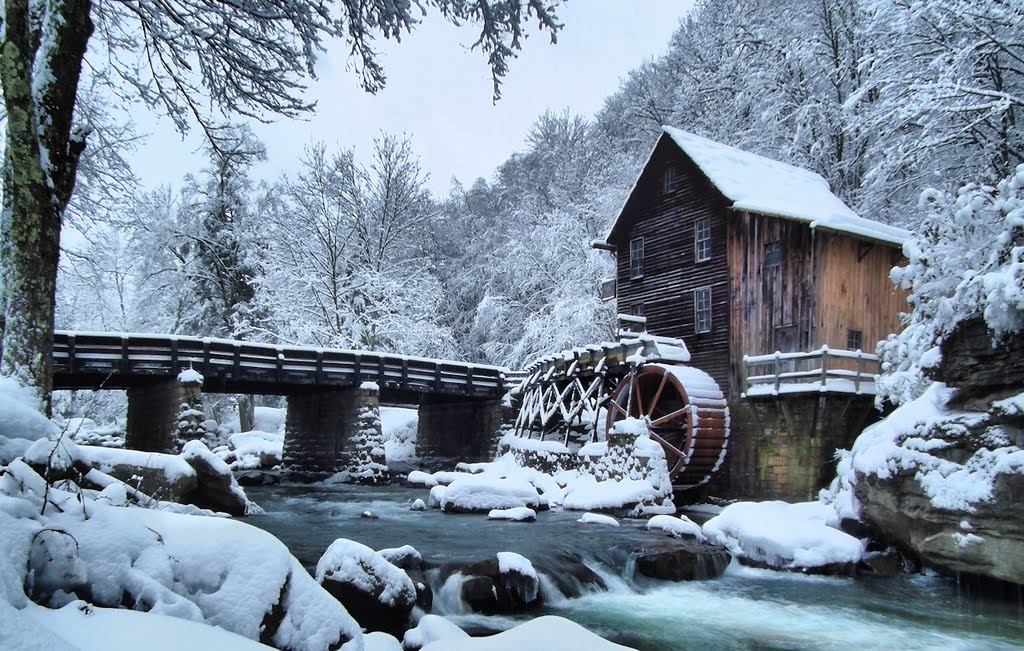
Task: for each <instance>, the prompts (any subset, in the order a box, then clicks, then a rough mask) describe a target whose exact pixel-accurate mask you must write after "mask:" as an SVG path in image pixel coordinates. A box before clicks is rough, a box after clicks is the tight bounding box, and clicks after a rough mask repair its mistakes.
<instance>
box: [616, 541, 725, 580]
mask: <svg viewBox="0 0 1024 651" xmlns="http://www.w3.org/2000/svg"><path fill="white" fill-rule="evenodd" d="M633 560H634V561H635V563H636V569H637V572H639V573H640V574H643V575H644V576H648V577H650V578H652V579H660V580H662V581H699V580H704V579H714V578H717V577H719V576H721V575H722V573H723V572H725V568H726V567H728V566H729V561H730V560H732V554H730V553H729V552H728V551H727V550H726V549H725V548H723V547H718V546H715V545H705V544H699V543H677V544H665V545H658V546H654V547H645V548H642V549H637V550H635V551H634V552H633Z"/></svg>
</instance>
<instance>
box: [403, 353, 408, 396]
mask: <svg viewBox="0 0 1024 651" xmlns="http://www.w3.org/2000/svg"><path fill="white" fill-rule="evenodd" d="M401 382H402V384H401V386H402V388H403V389H404V388H407V387H408V386H409V358H407V357H403V358H402V380H401Z"/></svg>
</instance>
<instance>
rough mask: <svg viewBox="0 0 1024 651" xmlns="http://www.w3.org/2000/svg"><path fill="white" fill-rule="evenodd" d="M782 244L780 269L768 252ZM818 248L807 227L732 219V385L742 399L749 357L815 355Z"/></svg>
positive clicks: (747, 216)
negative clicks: (768, 259)
mask: <svg viewBox="0 0 1024 651" xmlns="http://www.w3.org/2000/svg"><path fill="white" fill-rule="evenodd" d="M773 242H778V243H779V244H780V245H781V247H782V255H781V260H780V262H779V264H778V265H776V266H771V267H768V266H766V265H765V261H764V256H765V249H766V247H767V245H768V244H770V243H773ZM813 252H814V243H813V237H812V234H811V230H810V229H809V228H808V227H807V225H806V224H804V223H801V222H795V221H792V220H785V219H779V218H776V217H768V216H765V215H757V214H751V213H747V212H731V213H730V219H729V284H730V287H731V290H732V300H731V302H730V310H731V311H730V325H729V328H730V332H731V333H732V336H731V339H730V349H731V351H732V352H731V354H730V371H731V372H730V385H731V387H730V388H731V392H732V394H733V395H738V391H739V388H740V383H741V381H742V379H743V373H745V372H746V368H745V366H744V365H743V356H744V355H761V354H765V353H771V352H775V351H776V350H779V351H782V352H791V351H797V350H810V346H812V344H813V341H814V339H815V331H814V324H815V320H814V313H815V293H814V283H815V271H814V258H815V256H814V255H813Z"/></svg>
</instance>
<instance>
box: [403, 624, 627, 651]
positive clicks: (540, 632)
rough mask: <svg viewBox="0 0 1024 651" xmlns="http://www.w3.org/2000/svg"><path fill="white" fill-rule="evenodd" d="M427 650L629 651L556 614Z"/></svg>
mask: <svg viewBox="0 0 1024 651" xmlns="http://www.w3.org/2000/svg"><path fill="white" fill-rule="evenodd" d="M422 649H423V651H522V650H523V649H544V651H577V649H587V650H588V651H628V649H629V647H624V646H621V645H619V644H615V643H613V642H609V641H608V640H605V639H604V638H602V637H600V636H599V635H596V634H594V633H592V632H590V631H588V630H587V629H585V628H583V627H582V626H580V625H579V624H577V623H575V622H571V621H569V620H568V619H564V618H562V617H556V616H554V615H545V616H543V617H537V618H535V619H531V620H530V621H528V622H526V623H524V624H520V625H519V626H516V627H515V628H511V629H509V630H507V631H503V632H501V633H498V634H497V635H491V636H489V637H479V638H470V637H468V636H467V637H465V638H447V639H443V640H439V641H437V642H434V643H432V644H428V645H426V646H424V647H422Z"/></svg>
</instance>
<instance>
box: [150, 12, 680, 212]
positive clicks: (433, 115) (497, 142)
mask: <svg viewBox="0 0 1024 651" xmlns="http://www.w3.org/2000/svg"><path fill="white" fill-rule="evenodd" d="M692 5H693V1H692V0H573V1H572V2H570V3H569V4H568V5H564V6H561V7H560V8H559V12H558V13H559V17H560V18H561V20H562V22H563V23H564V24H565V28H564V29H563V30H562V31H561V32H560V33H559V35H558V43H557V44H555V45H551V44H550V41H549V37H548V35H547V34H546V33H539V32H537V31H536V29H534V28H533V25H532V24H531V25H530V38H528V39H527V40H526V41H525V43H524V46H523V51H522V53H521V54H520V56H519V58H518V59H516V60H513V61H512V62H511V63H510V68H511V69H510V71H509V74H508V75H507V76H506V78H505V81H504V83H503V86H502V99H501V100H500V101H498V102H497V104H492V102H491V78H490V71H489V68H488V66H487V63H486V60H485V58H484V56H483V55H482V54H481V53H480V52H478V51H475V50H474V51H470V50H469V45H470V44H471V43H472V42H473V41H474V39H475V35H476V34H475V32H474V30H473V28H472V27H463V28H461V29H460V28H456V27H454V26H451V25H449V24H447V23H445V22H443V21H442V20H440V19H439V18H438V17H437V16H436V15H433V16H428V17H427V18H426V20H425V21H424V22H423V24H422V25H420V27H418V28H417V29H416V30H415V31H414V32H413V33H412V34H411V35H407V36H405V37H403V39H402V42H401V43H400V44H390V43H389V44H386V45H385V44H383V43H382V44H380V47H379V48H378V49H379V50H380V51H382V52H383V56H382V57H381V62H382V63H383V65H384V68H385V71H386V73H387V75H388V83H387V87H386V88H385V89H384V90H383V91H381V92H379V93H378V94H377V95H370V94H367V93H365V92H363V91H362V90H361V89H360V88H359V86H358V79H357V77H356V75H355V74H354V73H353V72H351V71H350V70H348V69H347V65H346V64H347V60H346V56H345V53H344V48H335V49H334V50H333V51H332V52H331V53H330V54H329V55H328V56H327V57H325V58H324V59H323V61H322V62H321V63H320V64H319V66H318V76H319V79H318V80H317V81H316V82H315V83H314V84H313V85H312V87H311V94H310V95H311V97H312V98H314V99H316V100H317V102H318V109H317V112H316V114H315V115H314V116H311V118H310V119H309V120H306V121H295V120H285V121H279V122H277V123H275V124H272V125H269V126H256V127H255V131H256V133H257V135H258V136H259V137H260V138H261V139H262V140H263V142H264V143H265V144H266V145H267V151H268V161H267V163H265V164H263V165H261V166H260V167H258V168H257V169H255V170H254V175H255V176H257V177H258V178H267V179H269V178H275V177H277V176H278V174H280V172H282V171H286V170H293V169H295V168H296V167H297V164H298V160H299V157H300V156H301V154H302V150H303V148H304V147H305V146H306V145H307V144H309V143H311V142H313V141H316V140H322V141H324V142H325V143H327V145H328V147H335V146H338V147H354V148H355V150H356V156H357V159H359V160H364V161H365V160H368V158H369V156H370V152H371V151H372V141H373V138H374V137H376V136H377V135H378V134H379V133H380V132H381V131H388V132H392V133H405V134H408V135H409V136H410V137H411V139H412V144H413V149H414V150H415V152H416V153H417V154H418V155H419V156H420V160H421V163H422V166H423V168H424V169H425V170H426V171H427V172H429V174H430V189H431V190H432V191H433V192H435V193H437V194H445V193H447V190H448V188H449V187H450V184H451V179H452V178H453V177H454V178H457V179H458V180H460V181H462V182H463V183H464V184H466V185H469V184H471V183H472V182H473V181H474V180H475V179H476V178H477V177H484V178H487V179H489V178H490V177H491V175H492V173H493V172H494V170H495V168H496V167H497V166H498V165H499V164H501V163H502V162H503V161H504V160H505V159H507V158H508V156H509V155H510V154H512V153H513V152H514V151H517V150H519V149H521V148H522V144H523V141H524V137H525V135H526V132H527V131H528V129H529V127H530V124H531V123H532V122H533V121H534V120H535V119H536V117H537V116H538V115H540V114H541V113H542V112H543V111H544V110H545V109H547V108H551V109H554V110H563V109H566V108H567V109H569V110H570V111H571V112H573V113H580V114H584V115H587V116H592V115H593V114H594V113H595V112H597V111H598V110H599V109H600V108H601V105H602V102H603V100H604V98H605V97H607V96H608V95H609V94H611V93H612V92H614V91H615V90H616V88H617V87H618V83H619V80H620V79H621V78H622V77H623V76H624V75H625V74H626V73H627V72H628V71H629V70H631V69H633V68H635V67H636V66H638V65H640V64H641V63H643V62H644V61H646V60H649V59H652V58H656V57H657V56H659V55H660V54H662V53H663V52H664V51H665V49H666V46H667V44H668V40H669V37H670V36H671V35H672V32H673V31H675V28H676V26H677V25H678V23H679V19H680V18H681V17H682V16H684V15H685V13H686V12H687V11H688V10H689V8H690V7H691V6H692ZM140 128H141V129H142V130H143V131H145V132H148V133H151V134H152V135H151V137H150V138H149V142H148V144H146V145H145V146H144V147H142V148H141V149H140V150H139V152H138V154H137V156H136V160H135V170H136V173H137V174H139V176H140V177H141V178H142V180H143V183H144V184H145V185H147V186H150V187H153V186H156V185H160V184H165V183H169V184H172V185H175V186H177V185H180V182H181V178H182V177H183V176H184V175H185V174H186V173H188V172H192V171H196V170H197V168H201V167H202V166H203V160H202V158H201V157H197V156H196V155H194V154H192V152H193V151H194V150H195V149H196V146H197V143H198V140H197V139H196V138H195V137H191V138H189V139H188V140H187V141H185V142H182V140H181V137H180V136H179V135H177V134H176V133H175V132H174V131H173V129H172V128H171V126H170V123H169V121H168V120H166V119H163V120H161V121H156V120H144V121H143V122H142V124H141V125H140Z"/></svg>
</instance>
